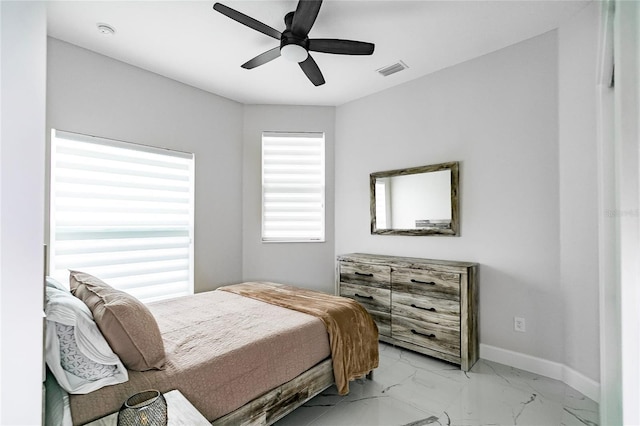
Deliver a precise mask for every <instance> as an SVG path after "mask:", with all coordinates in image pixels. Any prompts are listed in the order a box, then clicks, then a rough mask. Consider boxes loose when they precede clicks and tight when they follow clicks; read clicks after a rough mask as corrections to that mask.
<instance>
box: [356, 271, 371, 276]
mask: <svg viewBox="0 0 640 426" xmlns="http://www.w3.org/2000/svg"><path fill="white" fill-rule="evenodd" d="M356 275H360V276H361V277H372V276H373V274H363V273H362V272H356Z"/></svg>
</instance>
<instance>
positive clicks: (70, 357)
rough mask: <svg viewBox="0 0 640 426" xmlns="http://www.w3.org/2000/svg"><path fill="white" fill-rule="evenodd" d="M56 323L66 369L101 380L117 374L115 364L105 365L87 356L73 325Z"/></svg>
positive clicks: (90, 378) (89, 378) (61, 357)
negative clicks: (81, 349) (79, 346)
mask: <svg viewBox="0 0 640 426" xmlns="http://www.w3.org/2000/svg"><path fill="white" fill-rule="evenodd" d="M55 324H56V334H57V335H58V342H60V365H62V368H64V369H65V370H66V371H68V372H69V373H71V374H74V375H76V376H78V377H82V378H83V379H87V380H99V379H104V378H105V377H112V376H113V375H114V374H116V371H117V367H116V366H115V365H105V364H100V363H98V362H95V361H92V360H90V359H89V358H87V356H85V355H84V354H83V353H82V352H80V349H79V348H78V344H77V343H76V336H75V330H76V328H75V327H74V326H71V325H65V324H60V323H59V322H57V323H55Z"/></svg>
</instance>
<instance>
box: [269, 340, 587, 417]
mask: <svg viewBox="0 0 640 426" xmlns="http://www.w3.org/2000/svg"><path fill="white" fill-rule="evenodd" d="M430 424H432V425H442V426H444V425H451V426H454V425H455V426H466V425H470V426H476V425H535V426H546V425H566V426H573V425H589V426H593V425H597V424H598V404H597V403H595V402H594V401H592V400H590V399H589V398H587V397H585V396H584V395H582V394H581V393H580V392H578V391H576V390H574V389H573V388H571V387H569V386H567V385H565V384H564V383H562V382H560V381H558V380H553V379H549V378H547V377H544V376H540V375H537V374H533V373H529V372H526V371H523V370H518V369H516V368H513V367H509V366H506V365H502V364H497V363H494V362H490V361H485V360H482V359H481V360H479V361H478V362H477V363H476V364H475V365H474V366H473V368H472V369H471V371H469V372H466V373H465V372H464V371H461V370H460V369H459V368H458V367H457V366H456V365H453V364H449V363H446V362H442V361H439V360H436V359H434V358H431V357H427V356H424V355H420V354H418V353H415V352H412V351H408V350H404V349H400V348H396V347H394V346H391V345H387V344H384V343H381V344H380V367H379V368H378V369H377V370H375V372H374V377H373V380H367V379H360V380H356V381H354V382H351V384H350V392H349V394H348V395H346V396H342V397H341V396H339V395H338V393H337V391H336V388H335V387H334V386H332V387H330V388H329V389H327V390H326V391H324V392H323V393H322V394H320V395H318V396H316V397H315V398H313V399H312V400H310V401H308V402H307V403H306V404H304V405H303V406H302V407H300V408H298V409H297V410H295V411H294V412H292V413H291V414H289V415H288V416H286V417H285V418H283V419H281V420H280V421H279V422H277V423H276V425H277V426H303V425H310V426H311V425H313V426H340V425H344V426H359V425H363V426H375V425H380V426H423V425H430Z"/></svg>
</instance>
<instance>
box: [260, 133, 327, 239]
mask: <svg viewBox="0 0 640 426" xmlns="http://www.w3.org/2000/svg"><path fill="white" fill-rule="evenodd" d="M324 177H325V173H324V133H275V132H265V133H263V134H262V241H265V242H322V241H324V192H325V188H324V185H325V183H324V181H325V179H324Z"/></svg>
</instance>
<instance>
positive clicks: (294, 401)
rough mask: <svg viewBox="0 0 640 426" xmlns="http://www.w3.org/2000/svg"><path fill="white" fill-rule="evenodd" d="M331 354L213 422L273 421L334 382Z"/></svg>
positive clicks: (219, 425) (218, 425)
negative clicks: (296, 375)
mask: <svg viewBox="0 0 640 426" xmlns="http://www.w3.org/2000/svg"><path fill="white" fill-rule="evenodd" d="M333 383H334V381H333V365H332V362H331V358H328V359H326V360H324V361H322V362H321V363H319V364H317V365H316V366H315V367H312V368H310V369H309V370H307V371H305V372H304V373H302V374H301V375H299V376H298V377H296V378H294V379H293V380H290V381H288V382H287V383H284V384H282V385H280V386H278V387H277V388H274V389H272V390H270V391H269V392H267V393H265V394H264V395H262V396H259V397H258V398H256V399H254V400H253V401H251V402H248V403H247V404H245V405H243V406H242V407H240V408H238V409H237V410H235V411H232V412H231V413H229V414H227V415H226V416H223V417H220V418H219V419H217V420H215V421H213V422H212V423H211V424H212V425H213V426H248V425H271V424H273V423H275V422H277V421H278V420H280V419H281V418H283V417H284V416H286V415H287V414H289V413H290V412H292V411H293V410H295V409H296V408H298V407H300V406H301V405H302V404H304V403H305V402H307V401H309V400H310V399H311V398H313V397H314V396H316V395H318V394H320V393H321V392H322V391H324V390H325V389H327V388H328V387H330V386H331V385H333Z"/></svg>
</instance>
